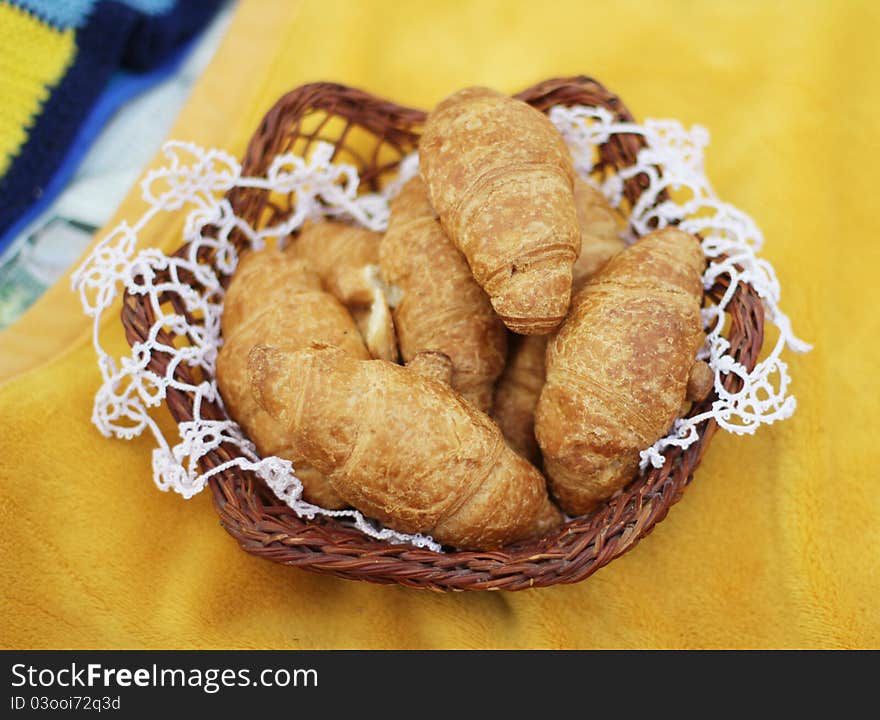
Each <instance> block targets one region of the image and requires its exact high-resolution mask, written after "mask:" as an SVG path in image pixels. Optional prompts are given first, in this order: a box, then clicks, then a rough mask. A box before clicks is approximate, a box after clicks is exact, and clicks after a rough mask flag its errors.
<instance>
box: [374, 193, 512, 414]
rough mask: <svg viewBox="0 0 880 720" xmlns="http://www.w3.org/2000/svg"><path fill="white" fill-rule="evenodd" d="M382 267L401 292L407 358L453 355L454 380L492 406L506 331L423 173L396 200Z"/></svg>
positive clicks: (398, 315) (400, 326) (399, 325)
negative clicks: (439, 213)
mask: <svg viewBox="0 0 880 720" xmlns="http://www.w3.org/2000/svg"><path fill="white" fill-rule="evenodd" d="M379 268H380V271H381V273H382V280H383V281H384V283H385V285H386V286H388V287H389V289H390V294H391V295H393V296H394V297H395V301H396V302H395V306H394V309H393V315H394V327H395V328H396V330H397V339H398V342H399V344H400V353H401V356H402V357H403V359H404V361H406V362H409V361H410V360H411V359H412V358H413V357H415V356H416V355H417V354H419V353H422V352H440V353H444V354H445V355H448V356H449V359H450V360H451V361H452V367H453V376H452V387H453V388H454V389H455V390H457V391H458V392H459V393H461V395H462V396H464V397H465V398H467V399H468V400H470V401H471V402H472V403H473V404H474V405H475V406H476V407H477V408H479V409H480V410H483V411H484V412H486V411H488V410H489V408H490V407H491V405H492V392H493V389H494V386H495V380H496V379H497V378H498V376H499V375H500V374H501V370H502V368H503V367H504V358H505V355H506V353H507V331H506V330H505V329H504V324H503V323H502V322H501V320H500V319H499V318H498V316H497V315H496V314H495V311H494V310H492V305H491V304H490V302H489V298H488V297H487V296H486V293H485V292H483V290H482V289H481V288H480V286H479V285H477V283H476V281H475V280H474V277H473V275H472V274H471V271H470V268H469V267H468V264H467V261H466V260H465V259H464V257H463V256H462V254H461V253H460V252H459V251H458V250H457V249H456V247H455V246H454V245H453V244H452V242H451V241H450V240H449V238H447V237H446V233H444V232H443V228H442V227H440V223H439V222H438V221H437V217H436V215H435V214H434V210H433V209H432V208H431V203H430V202H429V200H428V195H427V191H426V189H425V184H424V183H423V182H422V180H421V179H420V178H418V177H415V178H413V179H412V180H410V181H409V182H408V183H407V184H406V185H405V186H404V187H403V189H402V190H401V191H400V194H399V195H398V196H397V197H396V198H394V200H392V201H391V219H390V221H389V223H388V231H387V232H386V233H385V235H384V237H383V238H382V243H381V245H380V247H379Z"/></svg>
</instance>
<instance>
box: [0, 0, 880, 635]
mask: <svg viewBox="0 0 880 720" xmlns="http://www.w3.org/2000/svg"><path fill="white" fill-rule="evenodd" d="M404 6H405V12H404ZM878 26H880V15H878V6H877V4H876V3H872V2H870V0H869V1H868V2H863V3H858V2H841V3H832V2H826V3H802V2H799V1H797V0H792V1H790V2H785V3H762V2H758V1H757V0H754V1H753V2H747V3H743V2H733V1H730V2H723V3H720V2H713V3H698V4H694V3H691V2H683V1H682V2H674V3H645V2H643V1H641V0H629V1H626V0H619V1H618V2H614V3H584V2H582V1H581V0H573V1H572V2H558V3H533V2H519V3H514V2H508V1H507V0H498V1H496V2H487V1H484V2H452V3H445V2H441V3H438V2H417V3H416V2H414V3H406V4H402V3H398V2H390V1H389V2H385V1H384V0H383V1H379V0H373V1H371V2H362V3H355V2H327V1H326V0H320V1H318V0H314V1H308V0H307V1H306V2H302V3H293V2H291V3H281V2H277V3H267V2H262V0H242V2H241V4H240V6H239V7H238V9H237V11H236V17H235V20H234V23H233V25H232V27H231V29H230V31H229V33H228V35H227V37H226V38H225V39H224V41H223V43H222V45H221V47H220V49H219V51H218V53H217V56H216V57H215V59H214V61H213V64H212V65H211V66H210V67H209V69H208V70H207V72H206V73H205V74H204V76H203V77H202V78H201V80H200V82H199V84H198V86H197V88H196V90H195V91H194V93H193V95H192V98H191V99H190V101H189V103H188V105H187V106H186V108H185V110H184V111H183V113H182V114H181V116H180V117H179V119H178V122H177V124H176V126H175V127H174V130H173V132H172V137H175V138H179V139H188V140H194V141H196V142H198V143H200V144H202V145H209V146H211V145H216V146H222V147H225V148H227V149H229V150H230V151H232V152H234V153H236V154H239V155H240V154H241V152H242V150H243V148H244V145H245V143H246V141H247V138H248V136H249V134H250V133H251V132H252V130H253V129H254V127H255V126H256V124H257V122H258V121H259V119H260V117H261V116H262V115H263V113H264V112H265V111H266V110H267V109H268V107H269V106H270V105H271V104H272V102H273V101H274V100H275V98H276V97H277V96H278V95H279V94H280V93H282V92H283V91H285V90H286V89H288V88H291V87H293V86H295V85H298V84H301V83H303V82H307V81H312V80H319V79H322V80H323V79H326V80H337V81H340V82H345V83H348V84H352V85H356V86H361V87H364V88H366V89H369V90H371V91H374V92H377V93H380V94H382V95H385V96H388V97H393V98H395V99H398V100H399V101H401V102H406V103H411V104H414V105H417V106H422V107H429V106H430V105H432V104H433V103H434V102H436V101H437V100H438V99H439V98H441V97H443V96H444V95H445V94H447V93H449V92H451V91H453V90H455V89H456V88H458V87H460V86H463V85H466V84H477V83H482V84H488V85H493V86H496V87H498V88H500V89H503V90H506V91H516V90H519V89H521V88H523V87H525V86H526V85H529V84H531V83H533V82H534V81H537V80H539V79H542V78H546V77H551V76H557V75H564V74H575V73H586V74H591V75H594V76H595V77H597V78H599V79H601V80H602V81H603V82H605V83H607V84H608V85H609V86H610V87H611V88H613V89H615V90H616V91H618V92H619V93H621V95H622V96H623V97H624V98H625V99H626V101H627V103H628V104H629V106H630V107H631V108H632V109H633V110H634V112H635V113H636V114H637V115H638V116H639V117H640V118H644V117H646V116H650V117H676V118H679V119H681V120H682V121H684V122H685V123H687V124H690V123H697V122H698V123H700V124H703V125H705V126H707V127H708V128H709V129H710V131H711V132H712V135H713V143H712V145H711V146H710V147H709V150H708V158H707V163H708V171H709V175H710V177H711V178H712V180H713V183H714V185H715V188H716V190H717V192H718V193H719V195H720V196H721V197H722V198H724V199H727V200H729V201H731V202H733V203H735V204H736V205H738V206H740V207H742V208H743V209H745V210H746V211H747V212H749V213H751V214H752V215H753V216H754V217H755V219H756V220H757V222H758V224H759V225H760V226H761V227H762V229H763V230H764V232H765V235H766V237H767V245H766V247H765V250H764V252H763V255H764V256H765V257H766V258H768V259H769V260H770V261H771V262H773V263H774V265H775V266H776V269H777V271H778V274H779V276H780V279H781V282H782V288H783V297H782V306H783V308H784V309H785V310H786V311H787V312H788V313H789V314H790V315H791V317H792V318H793V320H794V324H795V330H796V331H797V332H798V333H799V334H800V335H801V336H802V337H803V338H805V339H806V340H808V341H810V342H812V343H814V344H815V348H816V349H815V350H814V351H813V352H812V353H810V354H808V355H803V356H795V355H793V354H789V355H788V356H787V358H788V360H789V361H790V370H791V373H792V375H793V378H794V388H793V389H794V392H795V394H796V395H797V397H798V401H799V408H798V410H797V412H796V414H795V416H794V417H793V418H792V419H791V420H788V421H786V422H784V423H782V424H779V425H776V426H773V427H770V428H763V429H761V430H760V431H759V432H758V434H757V435H755V436H754V437H733V436H729V435H726V434H725V433H718V435H717V436H716V439H715V440H714V441H713V443H712V446H711V448H710V450H709V453H708V455H707V457H706V459H705V461H704V462H703V464H702V466H701V468H700V469H699V471H698V473H697V476H696V479H695V481H694V483H693V485H692V486H691V487H690V488H689V489H688V491H687V492H686V494H685V496H684V498H683V500H682V501H681V503H680V504H679V505H677V506H676V507H674V508H673V509H672V511H671V512H670V515H669V517H668V518H667V519H666V520H665V521H664V522H663V523H662V524H661V525H659V526H658V527H657V529H656V530H655V532H654V533H653V534H651V535H650V536H649V537H648V538H646V539H645V540H644V541H643V542H642V543H641V544H640V545H639V546H638V547H636V548H635V550H633V551H632V552H631V553H629V554H628V555H626V556H624V557H623V558H621V559H619V560H617V561H615V562H613V563H612V564H611V565H609V566H608V567H607V568H605V569H603V570H601V571H599V572H598V573H597V574H596V575H595V576H593V577H592V578H590V579H588V580H587V581H585V582H583V583H581V584H578V585H573V586H557V587H553V588H550V589H546V590H539V591H527V592H523V593H517V594H504V593H477V594H456V595H451V594H450V595H439V594H435V593H428V592H419V591H413V590H407V589H404V588H400V587H395V586H390V587H380V586H373V585H369V584H366V583H356V582H348V581H343V580H337V579H333V578H329V577H324V576H318V575H313V574H310V573H306V572H301V571H297V570H293V569H290V568H286V567H282V566H278V565H275V564H272V563H269V562H265V561H261V560H257V559H255V558H253V557H251V556H249V555H247V554H245V553H244V552H242V551H241V550H239V549H238V547H237V545H236V544H235V542H234V541H233V540H232V539H231V538H230V537H229V536H228V535H227V534H226V533H225V532H224V531H223V530H222V529H221V528H220V527H219V526H218V523H217V520H216V516H215V514H214V512H213V509H212V507H211V503H210V500H209V498H208V496H207V494H203V495H201V496H197V497H196V498H195V499H194V500H192V501H189V502H186V501H184V500H182V499H181V498H180V497H179V496H176V495H171V494H162V493H160V492H158V491H157V490H156V489H155V487H154V486H153V484H152V481H151V479H150V477H151V471H150V450H151V441H150V440H149V439H148V438H146V437H144V438H141V439H138V440H135V441H133V442H123V441H120V440H106V439H104V438H103V437H101V436H100V435H99V433H98V432H97V431H96V430H95V428H94V427H93V426H92V425H91V423H90V422H89V418H90V414H91V407H92V398H93V394H94V392H95V390H96V389H97V387H98V384H99V374H98V371H97V369H96V366H95V358H94V354H93V351H92V348H91V338H90V332H89V331H90V328H89V324H88V322H87V320H86V318H85V317H84V316H83V315H82V314H81V313H80V311H79V309H78V303H77V301H76V299H75V298H74V296H73V295H72V293H71V292H70V290H69V282H68V281H67V280H64V281H62V282H60V283H59V284H58V286H56V287H54V288H52V289H51V290H50V292H49V293H48V294H47V295H46V296H45V297H44V298H43V299H42V300H41V301H40V302H39V303H38V304H37V305H36V306H35V307H34V308H33V309H32V310H31V311H30V312H29V313H28V314H27V315H26V316H25V318H24V319H22V320H21V321H20V322H19V323H18V324H17V325H15V326H13V327H12V328H10V329H9V330H8V331H6V332H5V333H4V334H2V335H0V381H3V380H5V384H3V385H2V386H0V517H2V528H3V532H2V533H0V557H2V565H0V588H2V589H0V595H2V604H0V644H2V645H3V646H5V647H75V648H87V647H88V648H93V647H94V648H100V647H103V648H115V647H151V648H152V647H197V648H210V647H234V648H256V647H279V648H343V647H346V648H352V647H355V648H361V647H362V648H447V647H464V648H487V647H511V648H574V647H582V648H595V647H658V648H694V647H701V648H708V647H826V648H842V647H847V648H855V647H878V646H880V611H878V610H877V607H876V601H877V597H878V595H880V512H878V511H880V493H877V491H876V490H877V488H876V481H877V477H878V472H877V468H878V467H880V454H878V447H880V443H878V442H877V441H876V439H875V438H873V437H872V436H873V434H874V430H875V428H876V413H877V410H878V402H877V399H878V390H880V387H878V373H877V357H878V349H880V347H878V337H880V323H878V319H877V318H878V315H877V313H876V311H874V310H873V309H871V307H872V305H873V304H875V302H876V301H875V298H874V292H875V290H874V288H875V286H876V277H877V271H878V268H880V250H878V248H880V243H878V242H877V239H876V238H875V235H876V231H875V228H876V224H877V217H876V212H871V210H872V209H873V207H874V205H875V203H874V196H875V188H876V182H877V180H876V178H877V172H878V170H877V169H878V168H880V145H878V142H877V137H876V118H877V117H878V115H880V77H878V72H877V70H878V65H877V63H876V45H877V39H876V31H877V28H878ZM157 163H158V161H157ZM142 209H143V208H142V204H141V201H140V200H139V197H138V191H137V189H136V188H135V189H133V190H132V192H131V193H130V195H129V197H128V199H127V200H126V202H125V203H124V204H123V206H122V207H121V209H120V211H119V214H118V217H117V218H116V219H115V220H114V221H113V222H112V223H111V225H112V224H115V223H116V222H117V221H118V220H119V219H121V218H129V219H134V218H136V217H138V216H139V215H140V212H141V211H142ZM151 227H152V228H154V230H155V232H153V233H152V234H151V236H150V237H149V238H148V241H149V242H150V243H153V244H155V245H158V246H161V247H163V248H171V247H174V246H176V245H177V244H178V243H179V236H175V233H174V231H175V226H174V223H173V222H170V221H169V223H168V224H167V225H166V226H165V227H161V226H157V225H153V226H151ZM102 332H103V339H104V342H105V343H106V344H110V345H111V346H113V347H118V348H121V347H122V341H121V337H120V333H119V323H118V315H113V316H112V317H110V318H109V320H108V322H107V323H105V325H104V328H103V331H102ZM114 343H115V345H114Z"/></svg>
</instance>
